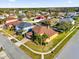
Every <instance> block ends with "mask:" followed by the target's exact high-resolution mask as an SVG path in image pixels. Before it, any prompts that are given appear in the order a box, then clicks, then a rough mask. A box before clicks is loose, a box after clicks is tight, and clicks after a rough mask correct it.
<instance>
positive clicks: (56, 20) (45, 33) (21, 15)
mask: <svg viewBox="0 0 79 59" xmlns="http://www.w3.org/2000/svg"><path fill="white" fill-rule="evenodd" d="M78 21H79V8H74V9H73V8H24V9H16V8H14V9H9V8H8V9H6V10H5V9H0V29H2V30H0V32H1V31H2V33H4V35H5V36H7V37H8V39H9V40H10V41H11V42H13V43H14V44H15V45H16V46H18V47H19V48H20V49H22V50H23V51H24V52H26V54H28V55H29V56H31V57H32V58H33V59H40V55H38V56H37V57H33V56H36V54H35V53H34V54H33V52H28V51H29V50H34V51H37V52H40V54H41V53H42V52H43V53H45V52H47V51H50V50H51V49H53V48H54V47H56V45H57V44H59V43H60V41H62V40H63V39H64V38H65V37H66V36H67V35H68V34H69V33H70V32H71V31H73V30H74V29H75V28H76V26H77V23H78ZM70 37H72V35H71V36H70ZM70 37H67V39H68V40H69V39H70ZM67 39H65V40H66V41H68V40H67ZM65 43H66V42H65ZM61 44H62V45H64V43H61ZM27 46H28V47H29V50H27V49H28V48H27ZM61 47H62V46H61V45H60V46H59V48H58V47H56V48H57V49H61ZM56 48H54V49H53V50H52V51H51V53H49V55H50V54H53V56H54V55H55V53H57V51H58V50H57V49H56ZM54 52H55V53H54ZM30 53H31V54H32V55H31V54H30ZM37 54H38V53H37ZM46 56H47V55H46ZM45 59H47V58H45Z"/></svg>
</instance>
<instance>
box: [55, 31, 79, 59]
mask: <svg viewBox="0 0 79 59" xmlns="http://www.w3.org/2000/svg"><path fill="white" fill-rule="evenodd" d="M55 59H79V31H78V32H77V33H76V34H75V35H74V36H73V37H72V38H71V39H70V41H69V42H68V43H67V44H66V45H65V47H64V48H63V49H62V50H61V51H60V52H59V54H58V55H57V56H56V58H55Z"/></svg>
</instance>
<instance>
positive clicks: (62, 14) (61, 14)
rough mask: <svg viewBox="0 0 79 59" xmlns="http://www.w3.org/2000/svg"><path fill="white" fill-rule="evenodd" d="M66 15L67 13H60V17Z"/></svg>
mask: <svg viewBox="0 0 79 59" xmlns="http://www.w3.org/2000/svg"><path fill="white" fill-rule="evenodd" d="M65 15H66V13H65V12H59V13H58V16H65Z"/></svg>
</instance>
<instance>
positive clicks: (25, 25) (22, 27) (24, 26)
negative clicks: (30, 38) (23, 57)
mask: <svg viewBox="0 0 79 59" xmlns="http://www.w3.org/2000/svg"><path fill="white" fill-rule="evenodd" d="M31 28H33V25H32V24H31V23H27V22H21V23H20V24H18V25H16V26H15V31H16V32H19V31H24V32H22V34H24V33H26V32H27V31H28V30H29V29H31Z"/></svg>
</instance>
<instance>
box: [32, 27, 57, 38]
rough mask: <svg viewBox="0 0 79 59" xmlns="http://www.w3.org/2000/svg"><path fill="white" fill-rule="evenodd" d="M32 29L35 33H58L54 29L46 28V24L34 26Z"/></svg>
mask: <svg viewBox="0 0 79 59" xmlns="http://www.w3.org/2000/svg"><path fill="white" fill-rule="evenodd" d="M33 31H34V32H35V33H37V34H47V35H48V36H49V37H50V36H52V35H54V34H57V33H58V32H56V31H54V30H53V29H51V28H48V27H46V26H36V27H34V28H33Z"/></svg>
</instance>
